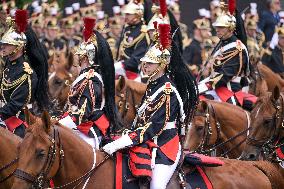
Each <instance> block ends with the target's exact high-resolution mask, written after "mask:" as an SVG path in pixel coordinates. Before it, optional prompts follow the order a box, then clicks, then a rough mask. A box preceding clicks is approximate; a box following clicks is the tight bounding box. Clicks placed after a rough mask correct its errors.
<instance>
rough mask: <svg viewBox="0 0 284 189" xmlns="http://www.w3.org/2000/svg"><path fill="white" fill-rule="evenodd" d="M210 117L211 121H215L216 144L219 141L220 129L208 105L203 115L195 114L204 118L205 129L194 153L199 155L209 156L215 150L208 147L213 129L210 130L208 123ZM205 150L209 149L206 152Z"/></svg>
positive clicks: (213, 111) (210, 124) (210, 146)
mask: <svg viewBox="0 0 284 189" xmlns="http://www.w3.org/2000/svg"><path fill="white" fill-rule="evenodd" d="M210 115H212V119H213V120H215V123H214V124H215V125H216V132H217V133H216V134H217V139H216V142H218V141H219V140H220V132H221V127H220V123H219V122H218V120H217V118H216V113H215V110H214V108H213V106H212V105H211V104H209V103H208V108H207V110H206V112H205V113H198V112H197V113H196V114H195V116H202V117H205V127H204V132H203V137H202V141H201V143H200V144H199V146H198V147H197V149H196V152H198V153H201V154H209V153H211V152H213V151H214V150H215V148H212V147H213V146H214V144H213V145H209V142H210V137H211V136H212V134H213V129H212V123H211V121H210ZM205 148H209V149H208V150H207V149H205Z"/></svg>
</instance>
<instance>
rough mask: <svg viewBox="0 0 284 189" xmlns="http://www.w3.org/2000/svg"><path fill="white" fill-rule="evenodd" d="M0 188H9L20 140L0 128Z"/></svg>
mask: <svg viewBox="0 0 284 189" xmlns="http://www.w3.org/2000/svg"><path fill="white" fill-rule="evenodd" d="M0 138H1V140H0V149H1V153H0V188H5V189H8V188H11V187H12V185H13V180H14V176H13V173H14V172H15V170H16V168H17V165H18V158H17V146H18V145H19V143H20V142H21V138H20V137H18V136H16V135H14V134H13V133H11V132H10V131H9V130H7V129H3V128H2V127H0Z"/></svg>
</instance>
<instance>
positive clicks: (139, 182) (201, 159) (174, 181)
mask: <svg viewBox="0 0 284 189" xmlns="http://www.w3.org/2000/svg"><path fill="white" fill-rule="evenodd" d="M128 160H129V157H128V154H124V153H121V152H117V153H116V176H115V183H116V184H115V185H116V187H115V188H116V189H148V188H150V187H149V186H150V180H149V178H148V177H139V178H138V177H134V176H133V175H132V173H131V171H130V168H129V162H128ZM223 164H224V163H223V162H222V161H221V160H219V159H217V158H214V157H209V156H205V155H201V154H196V153H186V154H185V155H184V158H183V160H181V162H180V166H178V169H177V170H176V171H175V173H174V174H173V176H172V178H171V180H170V182H169V185H174V186H176V187H180V188H181V189H212V188H213V186H212V183H211V182H210V180H209V178H208V177H207V175H206V174H205V172H204V171H203V169H202V167H217V166H222V165H223Z"/></svg>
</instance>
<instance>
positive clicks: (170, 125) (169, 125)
mask: <svg viewBox="0 0 284 189" xmlns="http://www.w3.org/2000/svg"><path fill="white" fill-rule="evenodd" d="M175 128H176V123H175V122H167V123H166V126H165V127H164V129H163V130H168V129H175Z"/></svg>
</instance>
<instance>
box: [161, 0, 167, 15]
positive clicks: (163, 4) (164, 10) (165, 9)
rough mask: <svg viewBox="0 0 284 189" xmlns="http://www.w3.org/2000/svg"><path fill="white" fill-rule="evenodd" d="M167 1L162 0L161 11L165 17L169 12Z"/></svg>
mask: <svg viewBox="0 0 284 189" xmlns="http://www.w3.org/2000/svg"><path fill="white" fill-rule="evenodd" d="M167 9H168V8H167V3H166V0H160V11H161V14H162V16H163V17H165V16H166V14H167Z"/></svg>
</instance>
